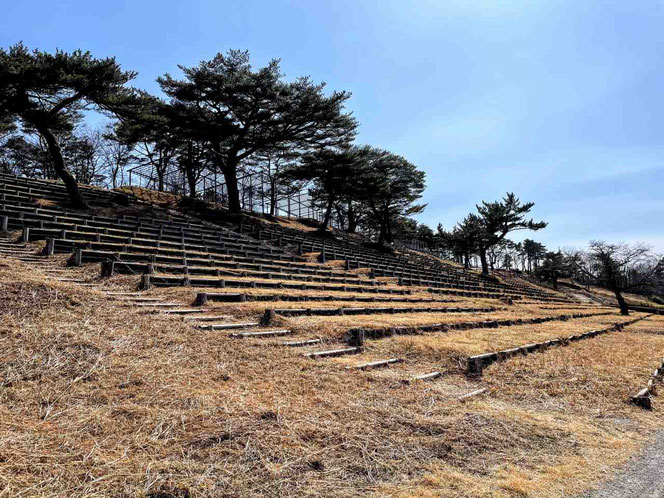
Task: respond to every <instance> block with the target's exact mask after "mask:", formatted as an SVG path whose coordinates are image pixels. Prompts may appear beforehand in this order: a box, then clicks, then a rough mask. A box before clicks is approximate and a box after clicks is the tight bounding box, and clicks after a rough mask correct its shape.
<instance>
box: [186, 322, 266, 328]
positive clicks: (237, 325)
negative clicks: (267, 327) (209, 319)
mask: <svg viewBox="0 0 664 498" xmlns="http://www.w3.org/2000/svg"><path fill="white" fill-rule="evenodd" d="M259 325H260V323H258V322H246V323H211V324H205V325H197V326H196V328H199V329H202V330H233V329H248V328H252V327H258V326H259Z"/></svg>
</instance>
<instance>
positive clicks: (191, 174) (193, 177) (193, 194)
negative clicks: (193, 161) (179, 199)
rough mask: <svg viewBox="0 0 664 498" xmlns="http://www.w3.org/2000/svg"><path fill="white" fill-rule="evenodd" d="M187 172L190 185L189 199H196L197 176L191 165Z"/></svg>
mask: <svg viewBox="0 0 664 498" xmlns="http://www.w3.org/2000/svg"><path fill="white" fill-rule="evenodd" d="M186 171H187V184H188V185H189V197H196V175H195V174H194V171H193V168H192V167H191V165H189V166H188V167H187V169H186Z"/></svg>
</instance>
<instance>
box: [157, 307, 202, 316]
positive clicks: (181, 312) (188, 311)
mask: <svg viewBox="0 0 664 498" xmlns="http://www.w3.org/2000/svg"><path fill="white" fill-rule="evenodd" d="M204 311H206V310H202V309H200V308H178V309H169V310H164V311H162V313H163V314H165V315H195V314H196V313H203V312H204Z"/></svg>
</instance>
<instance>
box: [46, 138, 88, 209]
mask: <svg viewBox="0 0 664 498" xmlns="http://www.w3.org/2000/svg"><path fill="white" fill-rule="evenodd" d="M35 128H37V131H39V133H40V134H41V135H42V136H43V137H44V140H46V143H47V144H48V151H49V153H50V154H51V159H52V160H53V166H54V168H55V172H56V173H57V175H58V177H60V179H61V180H62V181H63V183H64V184H65V188H66V189H67V193H68V194H69V198H70V199H71V202H72V204H73V205H74V207H76V208H79V209H90V206H89V205H88V203H87V202H86V201H85V199H84V198H83V196H82V195H81V191H80V190H79V188H78V183H77V182H76V179H75V178H74V177H73V176H72V175H71V173H70V172H69V171H68V170H67V167H66V166H65V160H64V159H63V157H62V150H61V149H60V145H59V144H58V140H57V139H56V138H55V135H53V132H52V131H51V130H50V129H48V128H45V127H41V126H35Z"/></svg>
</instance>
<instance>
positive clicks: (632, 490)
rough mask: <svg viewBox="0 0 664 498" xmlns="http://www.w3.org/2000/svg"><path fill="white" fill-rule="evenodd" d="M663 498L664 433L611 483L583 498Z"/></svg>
mask: <svg viewBox="0 0 664 498" xmlns="http://www.w3.org/2000/svg"><path fill="white" fill-rule="evenodd" d="M637 497H638V498H664V431H660V432H659V433H658V434H657V437H656V438H655V442H654V443H653V444H651V445H650V446H648V447H647V448H646V449H645V450H644V451H643V453H641V454H640V455H637V456H635V457H634V458H632V459H631V460H630V461H629V463H628V464H627V465H626V466H625V467H624V468H623V469H622V470H621V471H620V473H619V474H618V475H617V476H616V477H615V478H614V479H613V480H611V481H609V482H606V483H604V484H602V485H601V486H600V487H599V488H597V489H596V490H595V491H592V492H589V493H586V494H584V495H582V498H637Z"/></svg>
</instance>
